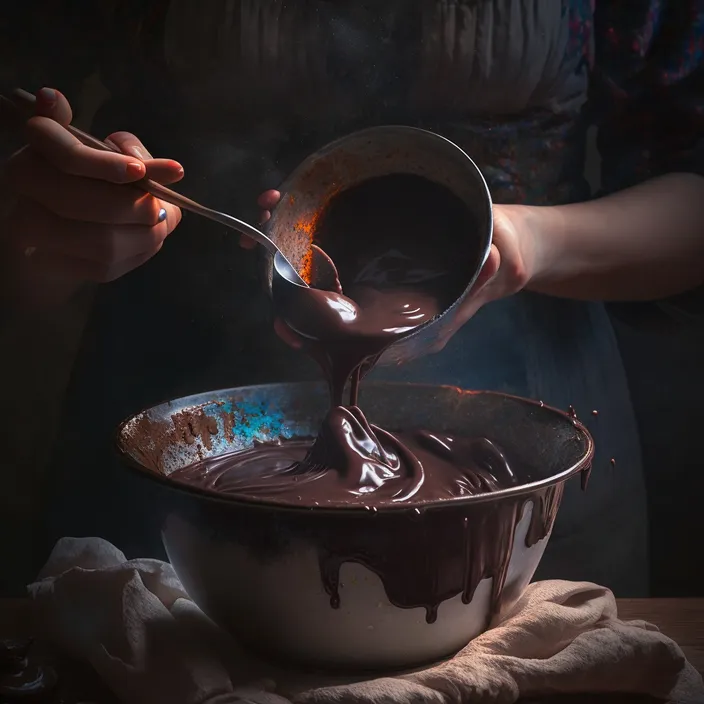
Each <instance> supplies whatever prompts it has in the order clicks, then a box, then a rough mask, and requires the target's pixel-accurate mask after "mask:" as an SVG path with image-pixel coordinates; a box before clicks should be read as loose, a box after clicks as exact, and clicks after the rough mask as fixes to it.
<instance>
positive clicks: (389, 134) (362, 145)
mask: <svg viewBox="0 0 704 704" xmlns="http://www.w3.org/2000/svg"><path fill="white" fill-rule="evenodd" d="M389 174H412V175H415V176H422V177H424V178H427V179H429V180H431V181H434V182H436V183H438V184H440V185H443V186H445V187H446V188H448V189H449V190H450V191H452V192H453V193H454V194H455V195H456V196H458V197H459V198H460V199H461V200H462V201H463V202H464V203H465V204H466V206H467V208H468V210H469V212H470V213H471V214H472V216H473V220H474V221H475V229H476V232H477V233H478V240H479V249H480V251H479V252H478V253H475V254H474V255H473V256H474V257H478V260H479V262H480V263H481V262H483V261H484V259H485V258H486V254H487V253H488V251H489V246H490V245H491V233H492V222H493V219H492V206H491V196H490V195H489V190H488V188H487V185H486V182H485V181H484V178H483V176H482V174H481V172H480V171H479V169H478V168H477V166H476V165H475V164H474V162H473V161H472V160H471V159H470V158H469V156H467V154H465V153H464V152H463V151H462V150H461V149H460V148H459V147H458V146H457V145H456V144H454V143H453V142H451V141H449V140H447V139H445V138H444V137H441V136H440V135H437V134H434V133H432V132H428V131H426V130H421V129H417V128H414V127H404V126H392V125H390V126H382V127H373V128H370V129H367V130H362V131H360V132H355V133H353V134H351V135H348V136H347V137H343V138H342V139H340V140H338V141H336V142H333V143H331V144H329V145H328V146H326V147H324V148H323V149H321V150H320V151H318V152H316V153H315V154H313V155H311V156H310V157H308V158H307V159H306V160H305V161H304V162H303V163H302V164H301V165H300V166H299V167H298V168H297V169H296V170H295V171H294V172H293V173H292V174H291V176H290V177H289V178H288V179H287V180H286V181H285V182H284V184H283V185H282V186H281V194H282V197H281V201H280V203H279V204H278V205H277V207H276V208H275V209H274V211H273V212H272V216H271V218H270V220H269V221H268V222H267V224H266V227H265V230H266V234H267V235H268V236H269V237H270V238H271V239H272V240H273V241H274V242H276V244H277V245H278V246H279V247H280V248H281V250H282V251H283V253H284V254H285V255H286V257H287V259H288V260H289V261H290V262H291V263H292V264H293V266H294V267H296V269H297V270H298V271H299V272H301V271H302V270H303V269H304V264H305V261H306V257H307V255H308V249H309V247H310V243H311V241H312V239H313V236H314V234H315V232H316V226H317V223H318V220H319V218H320V216H321V215H322V213H323V211H324V209H325V207H326V206H327V204H328V203H329V202H330V200H331V199H332V198H334V196H336V195H337V194H338V193H340V192H341V191H343V190H346V189H348V188H350V187H351V186H355V185H357V184H359V183H362V182H363V181H367V180H369V179H372V178H375V177H378V176H386V175H389ZM409 207H412V203H409ZM458 236H460V235H458ZM465 236H466V235H465ZM467 264H469V263H467ZM467 271H468V275H471V273H472V270H471V268H469V269H467ZM268 272H269V282H271V271H270V267H269V270H268Z"/></svg>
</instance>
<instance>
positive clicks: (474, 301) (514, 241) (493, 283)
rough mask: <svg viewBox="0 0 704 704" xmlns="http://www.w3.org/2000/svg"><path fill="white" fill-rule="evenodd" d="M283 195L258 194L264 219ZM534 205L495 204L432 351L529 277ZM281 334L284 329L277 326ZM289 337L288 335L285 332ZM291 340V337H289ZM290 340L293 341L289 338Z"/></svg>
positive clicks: (249, 243)
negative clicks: (486, 240)
mask: <svg viewBox="0 0 704 704" xmlns="http://www.w3.org/2000/svg"><path fill="white" fill-rule="evenodd" d="M280 199H281V194H280V193H279V191H275V190H270V191H266V192H264V193H262V195H261V196H259V198H258V200H257V203H258V205H259V207H260V208H261V218H260V221H261V223H262V224H263V223H265V222H266V221H267V220H268V219H269V218H270V217H271V210H272V209H273V208H274V207H275V206H276V204H277V203H278V202H279V200H280ZM531 210H532V209H531V208H529V207H526V206H521V205H494V236H493V238H492V244H491V249H490V251H489V256H488V257H487V260H486V262H484V266H483V267H482V270H481V271H480V272H479V276H478V277H477V280H476V281H475V282H474V286H473V287H472V291H471V293H470V295H469V296H467V298H466V299H465V300H464V301H463V303H462V304H461V305H460V306H459V308H458V309H457V311H456V312H455V314H454V315H455V318H454V321H453V323H454V324H453V325H452V327H451V329H450V331H449V332H448V333H446V334H445V335H444V336H443V337H441V338H438V340H437V342H436V344H435V345H434V346H433V348H432V350H431V351H432V352H439V351H440V350H442V349H443V348H444V347H445V345H446V344H447V343H448V341H449V340H450V338H451V337H452V335H454V334H455V333H456V332H457V331H458V330H459V329H460V328H461V327H462V326H463V325H464V324H465V323H466V322H467V321H468V320H469V319H470V318H471V317H472V316H473V315H474V314H475V313H476V312H477V311H478V310H479V309H480V308H481V307H482V306H484V305H486V304H487V303H490V302H491V301H495V300H498V299H499V298H504V297H506V296H510V295H511V294H513V293H518V291H520V290H521V289H523V288H524V287H525V286H526V284H527V283H528V282H529V281H530V278H531V271H532V270H533V265H534V261H535V249H536V248H535V238H534V235H533V230H532V228H531V227H530V226H529V221H530V218H529V215H530V211H531ZM241 244H242V246H243V247H245V248H247V249H250V248H252V247H254V246H255V243H254V242H253V241H252V240H251V239H249V238H248V237H246V236H243V237H242V239H241ZM277 332H278V333H279V335H281V333H282V331H280V330H277ZM285 337H287V336H285ZM287 341H288V340H287ZM289 344H291V342H290V341H289Z"/></svg>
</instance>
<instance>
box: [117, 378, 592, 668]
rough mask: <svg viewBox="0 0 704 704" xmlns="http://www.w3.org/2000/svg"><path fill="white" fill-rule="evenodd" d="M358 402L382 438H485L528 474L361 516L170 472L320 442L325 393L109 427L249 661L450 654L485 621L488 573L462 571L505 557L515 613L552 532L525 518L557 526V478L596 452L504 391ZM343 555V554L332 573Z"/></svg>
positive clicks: (197, 399) (181, 566)
mask: <svg viewBox="0 0 704 704" xmlns="http://www.w3.org/2000/svg"><path fill="white" fill-rule="evenodd" d="M360 405H361V406H362V408H364V409H365V411H366V412H367V415H368V417H369V418H370V420H371V421H372V422H374V423H376V424H378V425H381V426H382V427H384V428H387V429H389V430H394V429H395V430H399V429H405V430H410V429H413V428H425V429H429V430H432V431H435V432H447V433H452V434H455V435H459V436H465V437H487V438H488V439H490V440H492V441H494V442H496V443H497V444H499V445H500V446H501V447H502V448H503V449H504V451H505V452H506V453H507V455H508V456H509V457H511V458H514V459H515V461H516V462H520V463H521V464H523V465H527V466H530V467H533V468H534V470H535V476H537V480H536V481H534V482H532V483H531V484H528V485H524V486H520V487H512V488H509V489H505V490H502V491H498V492H495V493H493V494H484V495H478V496H469V497H462V498H458V499H450V500H444V501H437V502H434V503H430V504H427V505H424V506H423V507H422V509H420V510H419V509H417V508H415V507H409V506H404V505H400V506H398V505H397V506H394V507H389V508H383V509H379V510H378V511H376V512H372V511H368V510H365V509H364V508H363V507H358V508H345V509H339V508H337V509H327V508H314V509H310V508H303V507H301V508H299V507H295V508H282V507H280V506H272V505H271V504H266V503H263V502H257V501H252V500H249V501H247V500H235V499H232V498H227V497H223V496H221V495H220V496H219V495H217V494H214V493H210V492H209V491H208V490H204V489H198V488H196V487H191V486H184V485H180V484H176V483H175V482H173V481H172V480H170V479H169V478H168V477H169V475H170V474H171V473H172V472H173V471H174V470H176V469H178V468H181V467H184V466H186V465H189V464H192V463H193V462H195V461H197V460H199V459H203V458H206V457H214V456H218V455H222V454H224V453H226V452H231V451H235V450H242V449H245V448H249V447H251V446H252V445H253V443H255V442H257V441H267V440H273V439H275V438H278V437H286V438H290V437H296V436H311V435H315V433H316V431H317V429H318V425H319V423H320V421H321V419H322V417H323V415H324V413H325V412H326V410H327V408H328V394H327V389H326V387H325V386H324V385H322V384H272V385H265V386H251V387H242V388H235V389H228V390H223V391H216V392H211V393H205V394H201V395H197V396H191V397H188V398H183V399H179V400H176V401H171V402H168V403H165V404H162V405H160V406H156V407H154V408H151V409H149V410H147V411H144V412H143V413H140V414H139V415H137V416H135V417H133V418H130V419H129V420H127V421H125V422H124V423H123V424H122V425H121V427H120V429H119V432H118V448H119V452H120V454H121V456H122V457H123V459H124V460H125V461H126V462H127V464H128V465H129V466H130V467H132V468H134V469H136V470H137V471H139V472H140V473H141V474H142V475H143V476H144V477H147V478H148V479H150V480H152V481H155V482H158V483H159V484H160V486H161V487H163V491H162V492H161V495H160V496H161V499H160V502H159V505H158V506H155V507H154V510H155V511H159V512H161V518H162V521H163V523H162V525H163V540H164V545H165V547H166V551H167V553H168V556H169V559H170V560H171V563H172V564H173V566H174V569H175V570H176V572H177V574H178V576H179V578H180V579H181V581H182V582H183V584H184V586H185V588H186V590H187V591H188V593H189V594H190V595H191V596H192V598H193V599H194V600H195V602H196V603H197V604H198V605H199V606H200V607H201V608H202V609H203V610H204V611H205V612H206V613H207V614H208V615H209V616H211V617H212V618H213V620H214V621H216V622H217V623H219V624H220V625H222V626H224V627H225V628H227V629H229V630H230V631H231V632H232V633H233V634H234V635H235V637H236V638H237V639H238V640H239V641H240V642H242V643H243V644H244V645H246V646H248V647H250V648H251V649H253V650H255V651H258V652H259V653H260V654H264V655H266V656H269V657H275V658H283V659H285V660H287V661H294V662H299V663H305V664H308V665H316V666H328V667H337V668H347V669H350V668H351V669H355V668H359V669H367V668H404V667H410V666H415V665H419V664H422V663H427V662H431V661H435V660H438V659H440V658H442V657H444V656H447V655H449V654H451V653H453V652H455V651H457V650H459V649H460V648H462V647H463V646H464V645H466V644H467V642H469V641H470V640H471V639H472V638H474V637H475V636H476V635H478V634H479V633H481V632H482V631H483V630H485V629H486V628H487V627H488V625H489V620H490V615H491V608H492V600H493V599H495V597H496V591H495V590H493V589H492V587H493V586H495V585H494V584H493V583H494V577H492V576H484V578H482V579H481V580H477V581H478V585H477V587H476V589H474V590H472V592H471V593H465V592H464V591H463V584H464V582H463V579H464V577H463V575H467V574H470V573H471V572H472V570H473V569H474V568H476V567H477V566H478V563H477V561H478V560H480V559H482V560H483V559H486V558H487V555H491V554H493V555H494V556H496V555H497V554H498V557H499V560H500V559H501V558H503V557H505V558H506V560H505V563H506V564H507V567H508V569H507V572H506V573H505V575H504V577H505V585H504V588H503V591H502V598H501V607H502V608H507V607H509V606H510V605H511V604H513V603H514V602H515V600H516V599H517V598H518V597H519V596H520V595H521V593H522V592H523V590H524V589H525V587H526V586H527V585H528V583H529V581H530V579H531V578H532V576H533V573H534V572H535V569H536V568H537V566H538V563H539V562H540V559H541V557H542V555H543V552H544V550H545V546H546V543H547V540H548V537H549V534H550V530H551V529H552V521H548V522H547V523H545V524H541V525H539V526H538V530H537V532H536V521H534V520H532V518H533V513H534V512H535V511H539V512H540V513H541V515H542V514H545V513H546V512H547V513H549V514H550V515H552V516H553V520H554V514H555V512H556V510H557V507H558V506H559V502H560V500H561V497H562V490H563V486H564V482H565V481H566V480H567V479H569V478H570V477H572V476H573V475H575V474H578V473H580V472H586V470H587V469H588V466H589V463H590V461H591V457H592V453H593V442H592V439H591V437H590V436H589V434H588V432H587V431H586V429H585V428H584V427H583V426H582V425H580V424H579V423H578V422H576V421H574V420H573V419H572V418H570V417H569V416H568V415H567V414H564V413H562V412H560V411H556V410H554V409H551V408H548V407H545V406H543V405H541V404H538V403H534V402H532V401H527V400H524V399H521V398H516V397H512V396H506V395H503V394H497V393H489V392H469V391H462V390H460V389H457V388H453V387H436V386H422V385H411V384H386V383H366V384H364V386H363V388H362V394H361V404H360ZM546 506H547V507H548V508H549V507H552V509H550V510H549V511H546ZM512 512H515V513H513V515H514V516H515V519H514V520H513V521H509V519H508V518H507V517H509V516H511V515H512ZM497 521H499V522H498V523H497ZM500 521H504V523H503V524H501V522H500ZM514 526H515V530H513V527H514ZM507 527H508V528H509V529H510V530H506V528H507ZM365 545H366V546H373V549H374V551H375V553H376V563H375V564H377V565H379V567H380V569H378V570H376V571H373V570H370V569H369V568H368V567H365V566H364V565H365V564H366V565H368V564H369V561H368V560H367V559H366V558H365V556H364V555H363V554H361V553H360V552H358V553H357V554H358V555H359V559H351V558H350V555H352V554H355V553H354V550H355V549H356V548H360V547H363V546H365ZM497 551H498V553H497ZM339 556H346V558H345V559H344V560H342V562H343V564H339V563H340V560H338V559H337V557H339ZM482 556H483V557H482ZM380 559H381V562H380V561H379V560H380ZM430 564H432V565H435V566H440V567H441V570H440V571H441V572H442V574H443V575H445V577H444V578H443V580H440V581H443V582H444V583H442V584H440V583H439V582H438V580H437V579H436V577H437V575H435V574H430V573H429V572H428V565H430ZM475 571H476V570H475ZM448 575H449V576H450V577H449V578H448ZM382 578H383V579H382ZM384 579H385V580H386V581H383V580H384ZM331 587H333V588H331ZM399 589H401V590H405V593H410V594H411V595H412V594H413V592H414V590H417V591H418V593H419V594H420V593H421V592H423V591H424V590H425V591H426V592H427V590H428V589H431V590H432V589H437V590H439V591H438V594H440V595H441V599H438V601H441V602H442V603H440V604H439V607H438V608H437V610H436V611H435V612H433V613H432V614H431V613H429V611H428V609H426V608H423V606H422V605H420V604H419V605H418V606H417V607H415V608H402V607H400V606H395V605H394V604H398V603H399V600H398V598H397V596H398V592H399ZM331 602H332V603H331ZM333 607H337V608H333Z"/></svg>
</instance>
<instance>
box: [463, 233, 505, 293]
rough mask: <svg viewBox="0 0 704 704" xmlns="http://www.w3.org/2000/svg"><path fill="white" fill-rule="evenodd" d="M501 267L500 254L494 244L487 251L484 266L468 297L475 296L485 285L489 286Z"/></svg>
mask: <svg viewBox="0 0 704 704" xmlns="http://www.w3.org/2000/svg"><path fill="white" fill-rule="evenodd" d="M500 266H501V254H500V252H499V249H498V247H497V246H496V245H495V244H492V245H491V248H490V249H489V256H488V257H487V258H486V261H485V262H484V265H483V266H482V268H481V271H480V272H479V276H477V279H476V281H475V282H474V284H473V285H472V290H471V292H470V296H475V295H477V294H478V293H479V292H480V291H481V290H482V289H483V288H484V287H485V286H486V285H487V284H489V283H490V282H491V281H492V280H493V279H494V277H495V276H496V274H497V273H498V271H499V267H500Z"/></svg>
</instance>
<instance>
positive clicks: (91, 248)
mask: <svg viewBox="0 0 704 704" xmlns="http://www.w3.org/2000/svg"><path fill="white" fill-rule="evenodd" d="M71 119H72V112H71V106H70V105H69V103H68V101H67V100H66V98H65V97H64V96H63V95H62V94H61V93H59V92H58V91H56V90H53V89H50V88H43V89H42V90H40V91H39V92H38V93H37V106H36V116H35V117H33V118H31V119H30V120H29V121H28V122H27V126H26V137H27V146H26V147H23V148H22V149H21V150H20V151H19V152H17V153H16V154H14V155H13V156H12V158H11V159H10V160H9V162H8V163H7V166H6V180H7V183H8V185H9V187H10V190H11V191H12V192H13V193H14V195H15V196H16V197H17V199H16V203H15V205H14V207H13V209H12V211H11V213H10V215H9V220H8V222H7V228H6V235H7V236H8V237H9V244H10V246H11V247H13V248H17V250H18V251H19V252H23V253H24V255H25V256H26V257H27V258H29V259H28V261H29V262H32V261H34V260H35V259H36V260H37V264H39V263H41V266H42V269H44V270H48V271H49V272H52V273H53V272H55V273H57V274H61V275H62V276H63V277H65V278H68V279H70V280H72V281H75V282H76V283H82V282H90V281H95V282H107V281H112V280H114V279H117V278H119V277H120V276H122V275H124V274H126V273H127V272H129V271H131V270H132V269H135V268H136V267H138V266H140V265H141V264H143V263H144V262H146V261H147V260H148V259H150V258H151V257H153V256H154V255H155V254H156V253H157V252H158V251H159V250H160V249H161V246H162V244H163V242H164V240H165V239H166V237H167V236H168V235H169V234H170V233H171V232H172V231H173V229H174V228H175V227H176V225H178V223H179V221H180V220H181V212H180V210H179V209H178V208H176V207H175V206H172V205H169V204H168V203H163V202H160V201H159V200H157V199H156V198H154V197H153V196H151V195H149V194H147V193H145V192H144V191H141V190H139V189H138V188H131V187H128V186H127V185H125V184H129V183H132V182H134V181H138V180H140V179H141V178H143V177H144V176H145V175H146V176H148V177H149V178H151V179H153V180H155V181H158V182H159V183H162V184H170V183H174V182H176V181H179V180H180V179H181V178H182V177H183V168H182V167H181V165H180V164H178V163H177V162H175V161H172V160H170V159H153V158H152V157H151V155H150V154H149V152H148V151H147V150H146V149H145V147H144V145H143V144H142V143H141V142H140V141H139V139H137V137H135V136H134V135H132V134H129V133H127V132H116V133H114V134H112V135H110V137H108V140H106V141H109V142H111V143H112V144H113V145H115V146H116V147H117V148H118V149H119V150H120V151H121V152H122V153H123V154H117V153H111V152H104V151H99V150H97V149H92V148H91V147H87V146H85V145H83V144H82V143H81V142H79V141H78V140H77V139H76V138H75V137H74V136H73V135H71V134H70V132H68V131H67V130H66V129H65V127H66V126H67V125H68V124H69V123H70V122H71Z"/></svg>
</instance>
